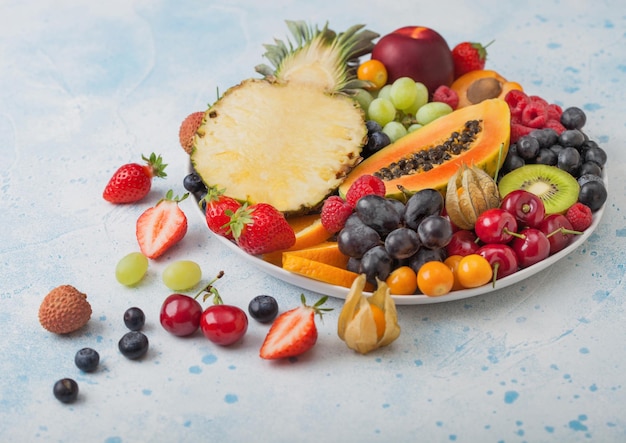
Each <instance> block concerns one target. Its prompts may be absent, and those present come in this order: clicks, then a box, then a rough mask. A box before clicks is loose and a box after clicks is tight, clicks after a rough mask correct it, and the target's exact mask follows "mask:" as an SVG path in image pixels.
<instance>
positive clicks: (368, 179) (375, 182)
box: [346, 175, 387, 208]
mask: <svg viewBox="0 0 626 443" xmlns="http://www.w3.org/2000/svg"><path fill="white" fill-rule="evenodd" d="M386 193H387V190H386V189H385V182H383V181H382V180H381V179H380V178H378V177H376V176H374V175H362V176H360V177H359V178H357V179H356V180H355V181H354V183H352V185H350V188H349V189H348V192H346V201H347V202H348V204H349V205H350V206H352V207H353V208H354V207H355V206H356V202H358V201H359V199H360V198H361V197H363V196H364V195H369V194H376V195H380V196H381V197H384V196H385V194H386Z"/></svg>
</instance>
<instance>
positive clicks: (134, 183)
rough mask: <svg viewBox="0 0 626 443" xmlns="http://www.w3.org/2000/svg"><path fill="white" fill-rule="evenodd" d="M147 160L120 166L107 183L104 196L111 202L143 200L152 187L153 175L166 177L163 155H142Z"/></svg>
mask: <svg viewBox="0 0 626 443" xmlns="http://www.w3.org/2000/svg"><path fill="white" fill-rule="evenodd" d="M141 158H142V159H143V160H144V161H145V162H146V164H144V165H140V164H139V163H127V164H125V165H123V166H120V167H119V168H118V170H117V171H115V173H114V174H113V176H112V177H111V179H110V180H109V182H108V183H107V185H106V187H105V188H104V191H103V192H102V198H104V199H105V200H106V201H108V202H111V203H134V202H136V201H139V200H141V199H142V198H144V197H145V196H146V195H148V192H150V188H151V187H152V177H159V178H162V177H165V176H167V174H166V173H165V167H166V166H167V164H165V163H163V159H162V158H161V156H160V155H159V156H157V155H156V154H155V153H154V152H153V153H152V154H150V157H145V156H143V155H142V156H141Z"/></svg>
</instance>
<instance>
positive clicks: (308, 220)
mask: <svg viewBox="0 0 626 443" xmlns="http://www.w3.org/2000/svg"><path fill="white" fill-rule="evenodd" d="M287 222H288V223H289V225H290V226H291V227H292V228H293V230H294V232H295V233H296V242H295V243H294V245H293V246H292V247H291V248H289V249H286V251H297V250H300V249H304V248H308V247H311V246H315V245H318V244H320V243H322V242H325V241H326V240H328V239H329V238H330V237H331V236H332V234H331V233H330V232H328V231H327V230H326V228H325V227H324V226H323V225H322V219H321V218H320V216H319V214H312V215H303V216H300V217H294V218H288V219H287ZM283 252H284V251H276V252H271V253H269V254H265V255H264V256H263V260H265V261H267V262H270V263H272V264H274V265H276V266H281V262H282V253H283Z"/></svg>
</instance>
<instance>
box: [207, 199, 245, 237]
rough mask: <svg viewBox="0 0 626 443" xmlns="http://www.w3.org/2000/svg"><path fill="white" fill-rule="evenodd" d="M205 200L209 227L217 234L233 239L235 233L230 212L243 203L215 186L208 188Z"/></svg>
mask: <svg viewBox="0 0 626 443" xmlns="http://www.w3.org/2000/svg"><path fill="white" fill-rule="evenodd" d="M204 201H205V202H206V210H205V219H206V224H207V226H208V227H209V229H210V230H211V231H213V232H214V233H216V234H217V235H221V236H223V237H226V238H228V239H230V240H233V239H234V235H233V233H232V231H231V229H230V225H229V223H230V215H229V214H230V213H234V212H235V211H237V209H239V208H240V207H241V203H239V202H238V201H237V200H235V199H234V198H232V197H228V196H227V195H224V193H223V191H221V190H217V189H215V188H210V189H209V190H208V192H207V195H206V196H205V197H204ZM229 211H230V212H229Z"/></svg>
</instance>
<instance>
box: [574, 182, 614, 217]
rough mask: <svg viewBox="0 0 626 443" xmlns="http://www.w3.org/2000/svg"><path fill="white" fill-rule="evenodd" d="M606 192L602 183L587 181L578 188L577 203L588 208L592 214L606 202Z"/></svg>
mask: <svg viewBox="0 0 626 443" xmlns="http://www.w3.org/2000/svg"><path fill="white" fill-rule="evenodd" d="M606 197H607V192H606V187H605V186H604V183H602V182H599V181H589V182H587V183H585V184H584V185H582V186H581V187H580V190H579V191H578V201H579V202H581V203H582V204H584V205H587V206H589V208H590V209H591V211H592V212H596V211H597V210H598V209H600V208H601V207H602V205H603V204H604V202H605V201H606Z"/></svg>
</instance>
